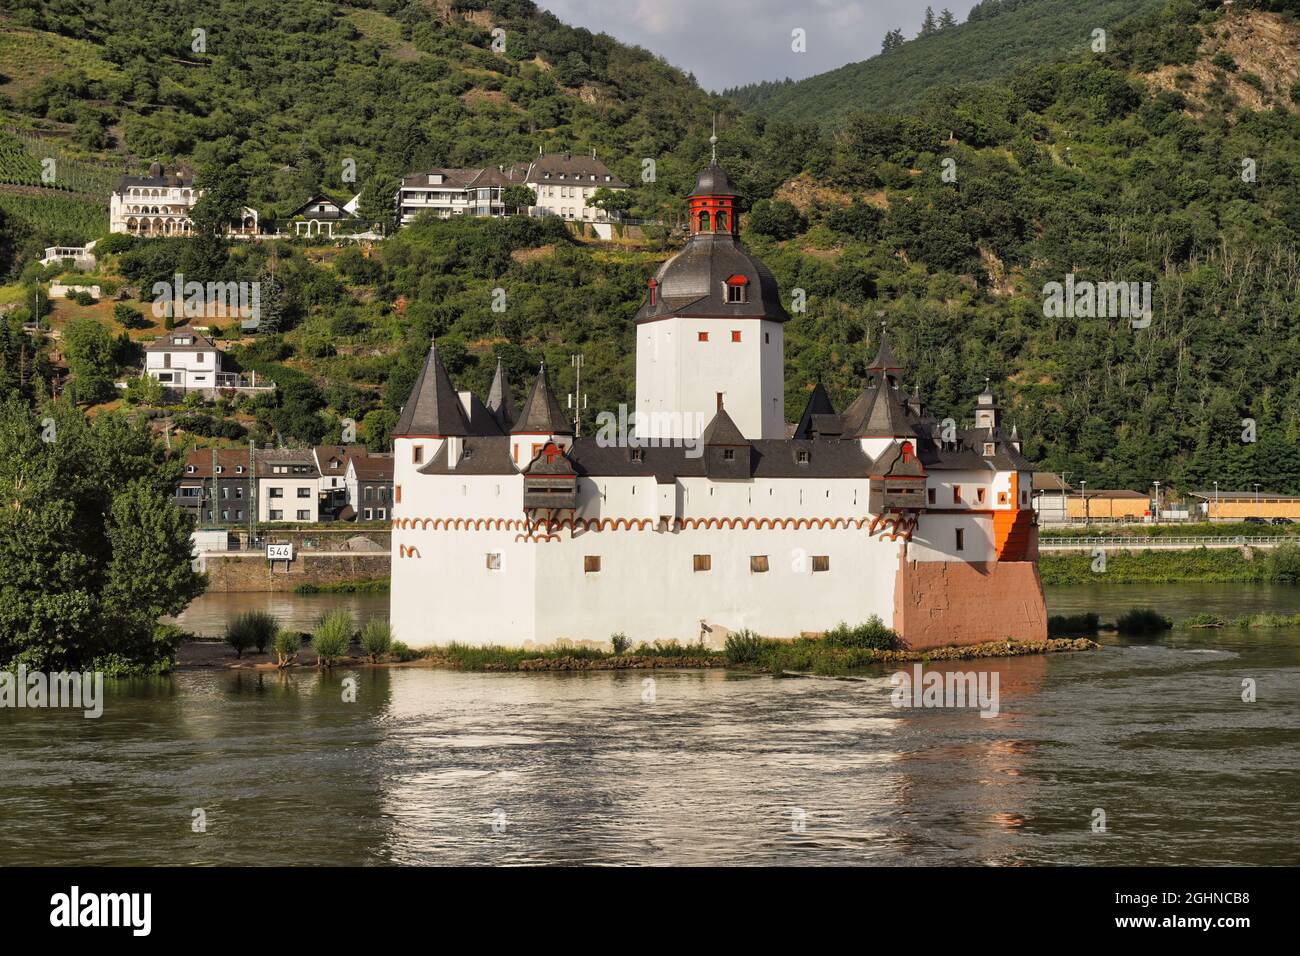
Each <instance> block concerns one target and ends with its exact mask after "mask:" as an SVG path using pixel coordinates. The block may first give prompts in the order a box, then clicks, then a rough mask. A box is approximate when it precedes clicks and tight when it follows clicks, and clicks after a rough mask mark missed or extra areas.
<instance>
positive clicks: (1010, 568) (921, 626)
mask: <svg viewBox="0 0 1300 956" xmlns="http://www.w3.org/2000/svg"><path fill="white" fill-rule="evenodd" d="M894 630H895V631H897V632H898V634H899V637H900V638H901V640H902V643H903V646H904V647H907V648H909V649H911V650H925V649H927V648H931V647H943V646H945V645H949V644H982V643H984V642H986V641H1000V640H1005V639H1007V638H1012V639H1014V640H1017V641H1042V640H1046V639H1047V606H1046V604H1044V602H1043V587H1042V583H1041V581H1040V580H1039V578H1038V565H1037V564H1035V563H1034V562H1033V561H990V562H978V563H973V564H968V563H966V562H964V561H909V560H908V559H907V556H906V555H903V556H902V557H901V558H900V566H899V569H898V576H897V577H896V579H895V585H894Z"/></svg>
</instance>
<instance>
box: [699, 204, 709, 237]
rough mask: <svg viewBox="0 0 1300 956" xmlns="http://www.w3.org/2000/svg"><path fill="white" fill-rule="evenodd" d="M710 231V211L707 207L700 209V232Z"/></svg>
mask: <svg viewBox="0 0 1300 956" xmlns="http://www.w3.org/2000/svg"><path fill="white" fill-rule="evenodd" d="M708 231H709V211H708V210H707V209H701V210H700V232H708Z"/></svg>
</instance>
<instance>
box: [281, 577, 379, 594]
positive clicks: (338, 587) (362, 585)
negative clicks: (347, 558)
mask: <svg viewBox="0 0 1300 956" xmlns="http://www.w3.org/2000/svg"><path fill="white" fill-rule="evenodd" d="M389 585H390V580H389V579H388V578H368V579H366V580H363V581H335V582H332V583H327V584H299V585H298V586H297V587H296V588H294V589H293V593H294V594H387V593H388V590H389Z"/></svg>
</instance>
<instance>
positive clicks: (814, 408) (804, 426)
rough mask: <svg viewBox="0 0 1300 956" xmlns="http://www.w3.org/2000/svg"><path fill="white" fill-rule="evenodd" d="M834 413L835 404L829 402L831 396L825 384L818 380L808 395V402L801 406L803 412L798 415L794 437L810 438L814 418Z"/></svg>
mask: <svg viewBox="0 0 1300 956" xmlns="http://www.w3.org/2000/svg"><path fill="white" fill-rule="evenodd" d="M834 414H835V406H834V405H832V404H831V397H830V396H829V395H827V394H826V388H825V386H823V385H822V383H821V382H820V381H819V382H818V383H817V384H816V385H814V386H813V390H812V394H810V395H809V396H808V403H807V404H806V405H804V407H803V414H802V415H800V416H799V424H798V425H796V426H795V429H794V437H795V438H812V437H813V424H814V420H815V419H817V418H819V417H825V416H832V415H834Z"/></svg>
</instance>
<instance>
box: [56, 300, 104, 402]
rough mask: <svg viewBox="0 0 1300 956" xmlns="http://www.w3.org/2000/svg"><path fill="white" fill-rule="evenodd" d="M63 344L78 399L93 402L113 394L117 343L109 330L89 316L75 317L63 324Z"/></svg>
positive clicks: (64, 354)
mask: <svg viewBox="0 0 1300 956" xmlns="http://www.w3.org/2000/svg"><path fill="white" fill-rule="evenodd" d="M62 345H63V360H64V362H65V363H66V364H67V366H68V371H69V373H71V376H72V389H73V394H74V395H75V398H76V401H77V402H79V403H82V404H92V405H93V404H95V403H96V402H101V401H104V400H105V399H106V398H108V397H109V396H111V395H112V394H113V378H114V376H115V375H116V374H117V361H116V358H115V353H116V350H117V346H116V344H115V343H114V341H113V336H112V334H111V333H110V332H109V331H108V329H107V328H106V327H105V326H104V325H102V324H101V323H100V322H98V321H96V320H95V319H92V318H89V317H80V318H75V319H72V320H70V321H69V322H68V324H67V325H66V326H64V329H63V340H62Z"/></svg>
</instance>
